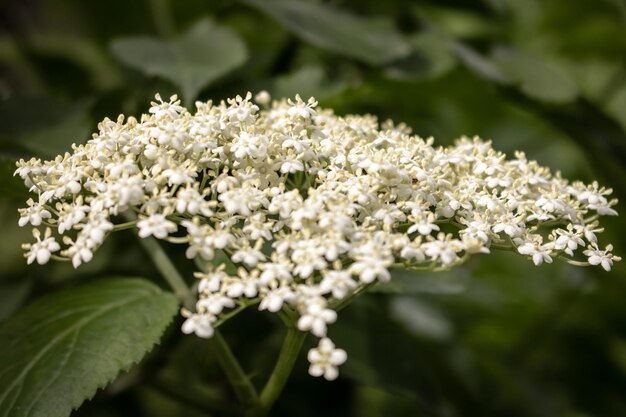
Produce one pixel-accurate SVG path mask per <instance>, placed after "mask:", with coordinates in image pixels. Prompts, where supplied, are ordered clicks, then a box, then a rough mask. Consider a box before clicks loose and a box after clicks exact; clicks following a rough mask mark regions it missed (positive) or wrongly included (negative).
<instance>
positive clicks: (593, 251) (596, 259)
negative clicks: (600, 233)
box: [583, 244, 622, 272]
mask: <svg viewBox="0 0 626 417" xmlns="http://www.w3.org/2000/svg"><path fill="white" fill-rule="evenodd" d="M612 250H613V245H607V246H606V249H605V250H601V249H598V246H596V245H595V244H592V245H589V246H588V249H587V250H585V251H584V252H583V253H584V254H585V256H587V257H588V258H589V263H590V264H591V265H601V266H602V268H604V270H605V271H607V272H608V271H610V270H611V267H612V266H613V261H621V260H622V258H621V257H619V256H615V255H613V254H612V253H611V251H612Z"/></svg>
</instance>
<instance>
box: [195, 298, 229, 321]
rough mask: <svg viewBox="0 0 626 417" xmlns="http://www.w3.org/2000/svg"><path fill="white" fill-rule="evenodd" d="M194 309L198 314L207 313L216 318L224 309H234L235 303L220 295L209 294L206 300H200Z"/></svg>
mask: <svg viewBox="0 0 626 417" xmlns="http://www.w3.org/2000/svg"><path fill="white" fill-rule="evenodd" d="M196 307H197V309H198V311H200V312H205V311H206V312H209V313H210V314H212V315H214V316H217V315H218V314H220V313H221V312H222V310H224V309H225V308H233V307H235V302H234V301H233V300H232V298H230V297H227V296H225V295H221V294H210V295H208V296H207V297H206V298H201V299H200V300H198V302H197V303H196Z"/></svg>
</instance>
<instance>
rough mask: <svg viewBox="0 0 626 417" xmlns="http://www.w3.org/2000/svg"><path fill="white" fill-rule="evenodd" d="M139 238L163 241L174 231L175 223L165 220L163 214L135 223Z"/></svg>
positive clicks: (153, 215)
mask: <svg viewBox="0 0 626 417" xmlns="http://www.w3.org/2000/svg"><path fill="white" fill-rule="evenodd" d="M137 227H138V228H139V233H138V234H139V237H141V238H146V237H148V236H154V237H156V238H157V239H165V238H166V237H167V235H169V234H170V233H174V232H175V231H176V223H174V222H172V221H169V220H167V218H166V217H165V214H158V213H157V214H152V215H150V216H148V217H145V218H142V219H141V220H139V221H138V222H137Z"/></svg>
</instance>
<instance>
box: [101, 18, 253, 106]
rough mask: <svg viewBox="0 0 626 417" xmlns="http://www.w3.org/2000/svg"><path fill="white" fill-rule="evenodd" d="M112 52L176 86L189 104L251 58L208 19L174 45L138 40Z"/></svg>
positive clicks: (122, 42)
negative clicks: (201, 92)
mask: <svg viewBox="0 0 626 417" xmlns="http://www.w3.org/2000/svg"><path fill="white" fill-rule="evenodd" d="M111 50H112V51H113V54H115V56H116V57H117V58H118V59H119V60H120V61H121V62H122V63H124V64H126V65H128V66H129V67H131V68H134V69H137V70H139V71H141V72H143V73H145V74H147V75H151V76H159V77H163V78H166V79H168V80H170V81H171V82H173V83H174V84H176V85H177V86H178V87H180V89H181V90H182V95H183V98H184V100H185V101H186V102H187V104H189V103H191V102H192V101H193V100H194V99H195V98H196V97H197V95H198V93H199V92H200V90H202V89H203V88H204V87H206V86H207V85H209V84H210V83H211V82H213V81H215V80H216V79H218V78H219V77H221V76H223V75H225V74H227V73H228V72H230V71H232V70H233V69H235V68H237V67H239V66H240V65H241V64H243V63H244V62H245V60H246V59H247V57H248V52H247V49H246V46H245V44H244V43H243V41H242V40H241V39H240V38H239V36H237V34H236V33H235V32H233V31H232V30H230V29H228V28H226V27H223V26H220V25H218V24H216V23H214V22H212V21H210V20H208V19H203V20H201V21H200V22H198V23H196V24H195V25H194V26H192V27H191V28H190V29H189V30H188V31H187V32H185V33H184V34H183V35H182V36H180V37H178V38H175V39H172V40H170V41H166V40H159V39H155V38H152V37H149V36H137V37H131V38H124V39H119V40H117V41H114V42H113V43H112V44H111Z"/></svg>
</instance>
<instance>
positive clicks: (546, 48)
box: [0, 0, 626, 417]
mask: <svg viewBox="0 0 626 417" xmlns="http://www.w3.org/2000/svg"><path fill="white" fill-rule="evenodd" d="M310 3H315V4H316V5H317V7H316V6H315V5H314V6H310V5H309V4H310ZM303 4H304V5H303ZM285 7H287V9H286V8H285ZM311 7H313V9H311ZM327 8H330V9H329V10H327ZM285 10H288V11H289V14H285ZM311 10H313V11H311ZM337 10H341V11H342V12H341V13H339V12H337ZM202 18H209V19H211V20H212V21H213V22H214V24H217V25H219V26H220V27H224V28H227V31H228V30H229V31H230V32H231V33H230V35H229V36H230V37H231V38H232V37H234V38H235V41H236V40H237V38H240V42H243V44H245V48H246V50H247V54H246V56H245V57H244V58H245V59H244V60H239V61H237V60H234V59H233V60H232V62H234V63H233V64H232V65H230V66H229V67H228V68H227V69H226V70H222V71H221V72H220V73H219V76H215V77H207V79H205V80H201V82H200V84H201V86H203V88H201V89H199V90H198V94H199V95H198V98H199V99H202V100H208V99H214V100H219V99H223V98H227V97H231V96H233V95H236V94H245V92H246V91H248V90H251V91H253V92H256V91H259V90H261V89H267V90H269V91H270V92H272V93H273V94H274V95H275V96H282V95H293V94H295V93H298V92H299V93H301V94H302V95H303V96H308V95H315V96H316V97H317V98H318V99H319V100H320V104H321V105H322V106H330V107H333V108H334V109H336V111H337V112H338V113H339V114H347V113H353V112H354V113H365V112H368V113H372V114H375V115H377V116H379V117H380V119H381V120H384V119H386V118H392V119H393V120H395V121H396V122H401V121H403V122H406V123H407V124H408V125H409V126H411V127H412V128H413V129H414V132H415V133H417V134H419V135H421V136H424V137H426V136H429V135H433V136H434V137H435V138H436V141H437V143H439V144H442V145H446V144H451V143H452V141H453V140H454V139H455V138H456V137H458V136H460V135H463V134H465V135H480V136H482V137H483V138H487V139H493V142H494V147H496V148H497V149H500V150H503V151H506V152H509V153H512V152H513V151H514V150H516V149H520V150H524V151H526V152H527V154H528V155H529V156H530V157H531V158H534V159H537V160H538V161H539V162H541V163H542V164H545V165H548V166H550V167H552V168H554V169H558V170H561V171H562V172H563V174H564V176H566V177H568V178H571V179H582V180H585V181H591V180H593V179H597V180H599V181H600V182H601V183H602V184H604V185H606V186H609V187H612V188H614V190H615V195H616V196H617V197H618V198H620V199H621V200H622V201H626V181H625V180H626V177H625V172H626V133H625V129H626V3H625V2H624V1H623V0H575V1H572V0H483V1H478V0H476V1H470V0H467V1H462V0H445V1H436V0H430V1H413V2H411V1H401V0H387V1H377V0H359V1H347V0H343V1H342V0H335V1H326V2H308V1H291V2H287V1H284V0H283V1H279V2H276V1H266V2H263V1H261V0H255V1H249V2H241V1H227V0H217V1H211V0H177V1H174V0H171V1H170V2H168V1H167V0H138V1H127V0H111V1H100V2H96V1H80V0H48V1H45V0H20V1H7V0H4V1H0V98H1V99H2V101H1V102H0V172H1V175H2V177H1V179H0V194H1V195H0V216H1V217H0V218H1V221H2V230H1V237H0V259H1V262H2V264H1V267H0V319H2V320H4V319H6V317H8V316H9V315H11V314H12V313H13V312H14V311H15V310H16V309H18V308H19V307H20V306H21V305H23V304H25V303H27V302H28V301H29V300H31V299H35V298H36V297H39V296H41V295H43V294H44V293H48V292H52V291H54V290H56V289H58V288H60V287H62V286H65V285H71V284H72V283H75V282H80V281H85V280H90V279H94V278H97V277H98V276H103V275H106V274H110V273H117V274H132V275H142V276H150V277H154V279H155V281H157V282H160V281H159V280H158V274H157V273H156V271H154V270H153V269H152V268H151V267H150V266H149V262H148V261H147V260H146V259H145V257H144V255H143V253H142V252H141V250H140V249H139V248H138V247H137V246H136V244H135V242H134V241H133V237H132V234H130V233H129V232H122V233H119V234H117V235H115V236H113V237H112V238H110V239H109V240H108V241H107V243H106V244H105V245H104V246H103V247H102V248H101V250H100V251H99V252H98V253H97V254H96V256H95V259H94V261H93V262H92V263H90V264H88V265H85V266H82V267H81V268H79V269H78V270H76V271H74V270H73V269H72V268H71V266H68V265H66V264H58V263H52V264H49V265H46V266H45V267H39V266H31V267H28V268H26V267H25V260H24V259H23V257H22V251H21V249H20V244H21V243H22V242H25V241H29V240H30V239H31V237H30V231H29V230H26V229H20V228H19V227H18V226H17V219H18V216H17V210H16V209H17V207H21V206H24V201H25V199H26V197H25V194H24V190H23V187H21V186H20V184H19V181H17V180H14V179H13V178H11V177H10V175H11V173H12V171H13V170H14V165H13V163H14V162H13V161H14V160H15V159H16V158H18V157H26V156H31V155H37V156H42V157H52V156H54V155H55V154H57V153H60V152H63V151H65V150H70V148H69V145H70V144H71V143H72V142H83V141H85V140H86V139H88V138H89V135H90V132H93V131H94V130H95V128H96V123H97V121H99V120H101V119H102V118H104V117H105V116H109V117H111V118H114V117H116V116H117V114H119V113H120V112H123V113H125V114H129V115H140V114H141V113H142V112H145V111H146V110H147V108H148V103H149V101H150V99H151V98H152V97H153V96H154V94H155V93H156V92H160V93H161V94H162V95H163V96H169V95H170V94H173V93H182V91H181V83H182V81H181V80H179V79H177V74H179V73H180V74H183V73H185V72H186V71H187V70H190V71H191V69H190V67H192V66H193V71H197V72H199V73H200V74H201V78H202V77H203V76H204V75H205V74H210V73H214V72H215V71H216V66H218V63H220V62H221V63H223V61H226V62H228V61H229V59H232V58H233V57H232V56H229V54H230V53H231V52H232V48H230V49H229V48H221V49H220V48H217V49H216V45H218V43H219V42H222V41H224V37H223V33H222V34H221V35H219V36H217V35H215V36H206V39H202V38H200V39H199V40H198V42H196V44H194V48H191V49H189V50H186V52H185V53H186V54H187V55H188V57H190V58H189V59H188V60H187V61H190V62H188V63H187V64H188V65H189V67H186V65H187V64H186V63H185V62H186V61H185V62H183V63H182V64H180V63H178V64H177V65H178V67H177V68H179V69H180V71H178V70H176V71H174V76H173V77H169V78H168V77H166V78H162V77H160V76H158V75H154V74H155V73H154V71H153V69H150V68H147V65H146V67H145V68H141V67H137V66H133V65H130V66H129V65H126V64H128V62H127V61H126V60H124V58H123V57H120V54H119V53H114V51H116V48H115V47H112V45H113V44H119V43H120V42H121V43H124V42H127V41H128V38H132V37H136V36H148V37H153V38H154V39H155V40H159V39H161V40H165V39H170V41H169V42H177V39H179V38H180V36H183V35H182V34H184V33H185V32H186V31H187V30H188V28H189V27H191V26H192V25H193V24H194V23H196V22H197V21H198V20H199V19H202ZM381 18H384V19H386V21H387V23H384V24H380V23H379V22H377V19H381ZM311 31H312V33H313V34H314V35H316V34H317V35H318V38H315V36H312V35H311ZM316 31H317V32H316ZM320 34H323V36H322V39H321V40H320V38H319V35H320ZM364 39H367V40H368V41H364ZM230 41H232V39H230ZM203 42H205V43H203ZM363 42H366V43H365V44H364V43H363ZM367 42H369V43H367ZM204 45H206V48H205V47H204ZM368 45H369V46H368ZM218 46H219V45H218ZM368 47H371V48H372V49H371V51H369V53H368V52H367V48H368ZM364 48H365V49H364ZM216 50H217V51H219V54H220V56H216V55H215V52H214V51H216ZM211 52H213V53H212V54H211ZM164 53H165V52H164ZM207 54H209V55H207ZM222 54H223V55H222ZM157 58H159V57H157ZM161 58H162V57H161ZM166 58H167V57H166ZM165 62H166V64H167V62H169V61H168V59H165ZM204 71H206V72H204ZM156 74H161V73H159V72H158V71H157V73H156ZM209 78H210V79H209ZM190 95H192V93H189V92H188V93H187V96H186V97H185V100H186V101H188V102H187V103H186V104H187V105H191V103H190V102H189V101H191V100H192V98H191V97H190ZM617 209H618V211H620V213H626V210H624V206H623V204H620V205H619V206H618V207H617ZM605 225H606V232H605V233H604V236H603V242H604V243H609V242H610V243H613V244H614V246H615V253H616V254H618V255H624V254H625V252H624V248H626V239H625V236H626V233H625V232H626V226H625V223H624V221H623V220H621V219H620V218H619V217H618V218H609V219H606V221H605ZM180 255H181V254H175V258H176V259H177V260H179V261H180V262H179V264H180V267H181V269H183V270H186V271H188V272H189V273H188V276H191V274H190V271H191V265H187V264H185V263H184V262H183V257H182V256H180ZM624 271H625V267H624V266H623V264H622V263H621V264H617V265H616V267H615V268H614V270H613V271H612V272H611V273H605V272H604V271H603V270H601V269H600V268H593V269H592V268H587V269H582V268H575V267H572V266H569V265H564V264H560V263H556V264H553V265H542V266H541V267H535V266H533V265H532V263H531V262H529V261H527V260H525V259H523V258H522V257H520V256H516V255H514V254H509V253H505V254H500V253H495V254H493V255H490V256H478V257H476V258H475V259H472V260H471V262H469V263H468V264H467V265H466V266H464V267H462V268H459V269H456V270H454V271H451V272H449V273H445V274H442V275H422V276H419V275H415V276H410V277H407V276H400V277H398V279H397V280H396V281H395V282H396V285H395V287H394V288H387V289H386V291H385V293H382V292H380V291H379V292H378V293H377V294H371V295H368V296H366V297H364V298H363V299H361V300H359V301H358V302H357V303H356V304H354V305H352V306H350V307H349V308H347V309H346V310H344V311H342V312H341V314H340V317H339V321H338V322H337V323H336V324H335V325H333V326H332V327H331V330H330V334H331V336H332V337H333V339H334V340H335V341H336V343H337V345H338V346H340V347H342V348H345V349H346V350H347V351H348V354H349V360H348V362H347V363H346V365H345V366H344V367H343V368H342V373H341V377H340V379H339V380H338V381H336V382H333V383H327V382H325V381H323V380H319V379H314V378H312V377H309V376H308V375H307V373H306V360H305V358H304V355H303V356H302V357H301V358H300V360H299V362H298V365H297V366H296V369H295V371H294V374H293V376H292V379H291V380H290V382H289V384H288V387H287V389H286V391H285V393H284V395H283V397H282V398H281V399H280V400H279V402H278V404H277V406H276V409H275V411H274V413H273V415H276V416H295V415H298V416H355V417H357V416H358V417H370V416H405V415H406V416H507V417H515V416H524V417H526V416H529V417H530V416H545V417H556V416H559V417H560V416H563V417H585V416H598V417H600V416H610V417H619V416H626V302H625V300H626V280H625V279H624ZM394 291H395V292H399V293H400V294H396V293H394ZM178 325H180V320H179V321H178V322H177V323H176V325H175V326H173V327H172V329H171V330H170V331H169V332H168V334H167V335H166V338H165V340H164V344H163V346H161V347H160V348H159V349H157V350H156V351H154V352H153V353H152V354H151V355H150V356H149V357H148V358H146V360H145V361H144V362H143V363H142V364H141V365H140V366H139V367H137V368H136V369H134V370H133V371H131V372H130V373H129V374H126V375H124V376H121V377H120V378H119V379H118V380H117V381H116V382H115V383H113V385H112V386H111V387H110V388H109V389H107V390H105V391H104V392H101V393H100V394H98V395H97V396H96V397H95V399H94V400H93V401H91V402H89V403H86V405H85V406H84V407H83V408H82V409H81V410H80V411H79V412H77V413H76V415H77V416H102V417H109V416H111V417H112V416H129V415H132V416H155V417H160V416H191V417H193V416H196V415H197V416H200V415H203V414H202V412H201V411H199V408H198V406H197V405H194V404H193V402H194V398H196V399H198V402H199V403H202V401H206V399H207V398H212V397H216V396H217V397H221V398H223V399H225V400H227V401H230V400H231V399H232V393H231V392H230V391H229V390H228V387H227V386H226V384H225V381H224V379H223V377H222V375H221V373H220V371H219V369H218V367H217V364H216V363H215V362H214V361H213V359H212V358H211V355H210V353H209V351H208V349H207V348H206V345H205V343H204V342H203V341H202V340H199V339H196V338H194V337H190V336H185V337H183V336H182V335H181V334H180V332H178V330H177V329H176V328H175V327H176V326H178ZM224 329H225V330H224V331H225V333H226V336H227V338H228V339H229V340H230V341H231V342H232V343H233V346H234V350H235V352H236V353H237V355H238V356H239V357H241V358H242V360H243V362H244V365H245V367H246V369H248V370H250V372H251V374H252V375H253V378H254V381H255V382H257V383H260V382H261V381H263V380H264V377H265V375H266V373H267V372H268V371H269V369H270V367H271V365H272V363H273V360H274V357H275V355H276V353H277V349H278V346H279V343H280V337H281V331H282V330H281V328H280V325H279V323H278V322H277V321H275V320H274V319H273V317H270V316H269V315H267V314H259V313H255V312H253V311H251V312H245V313H244V314H242V315H241V316H239V317H237V318H235V319H234V320H233V321H232V322H230V323H228V324H227V325H226V326H225V328H224ZM309 343H313V341H312V340H311V341H309ZM157 377H158V379H157ZM154 381H161V382H154ZM163 381H169V382H170V383H171V382H173V384H174V386H178V387H189V388H188V389H183V390H182V391H184V392H183V393H181V392H173V390H172V389H171V388H167V387H166V385H169V386H171V385H172V384H165V383H163ZM185 396H188V397H190V398H187V399H185V400H182V402H181V397H185Z"/></svg>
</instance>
